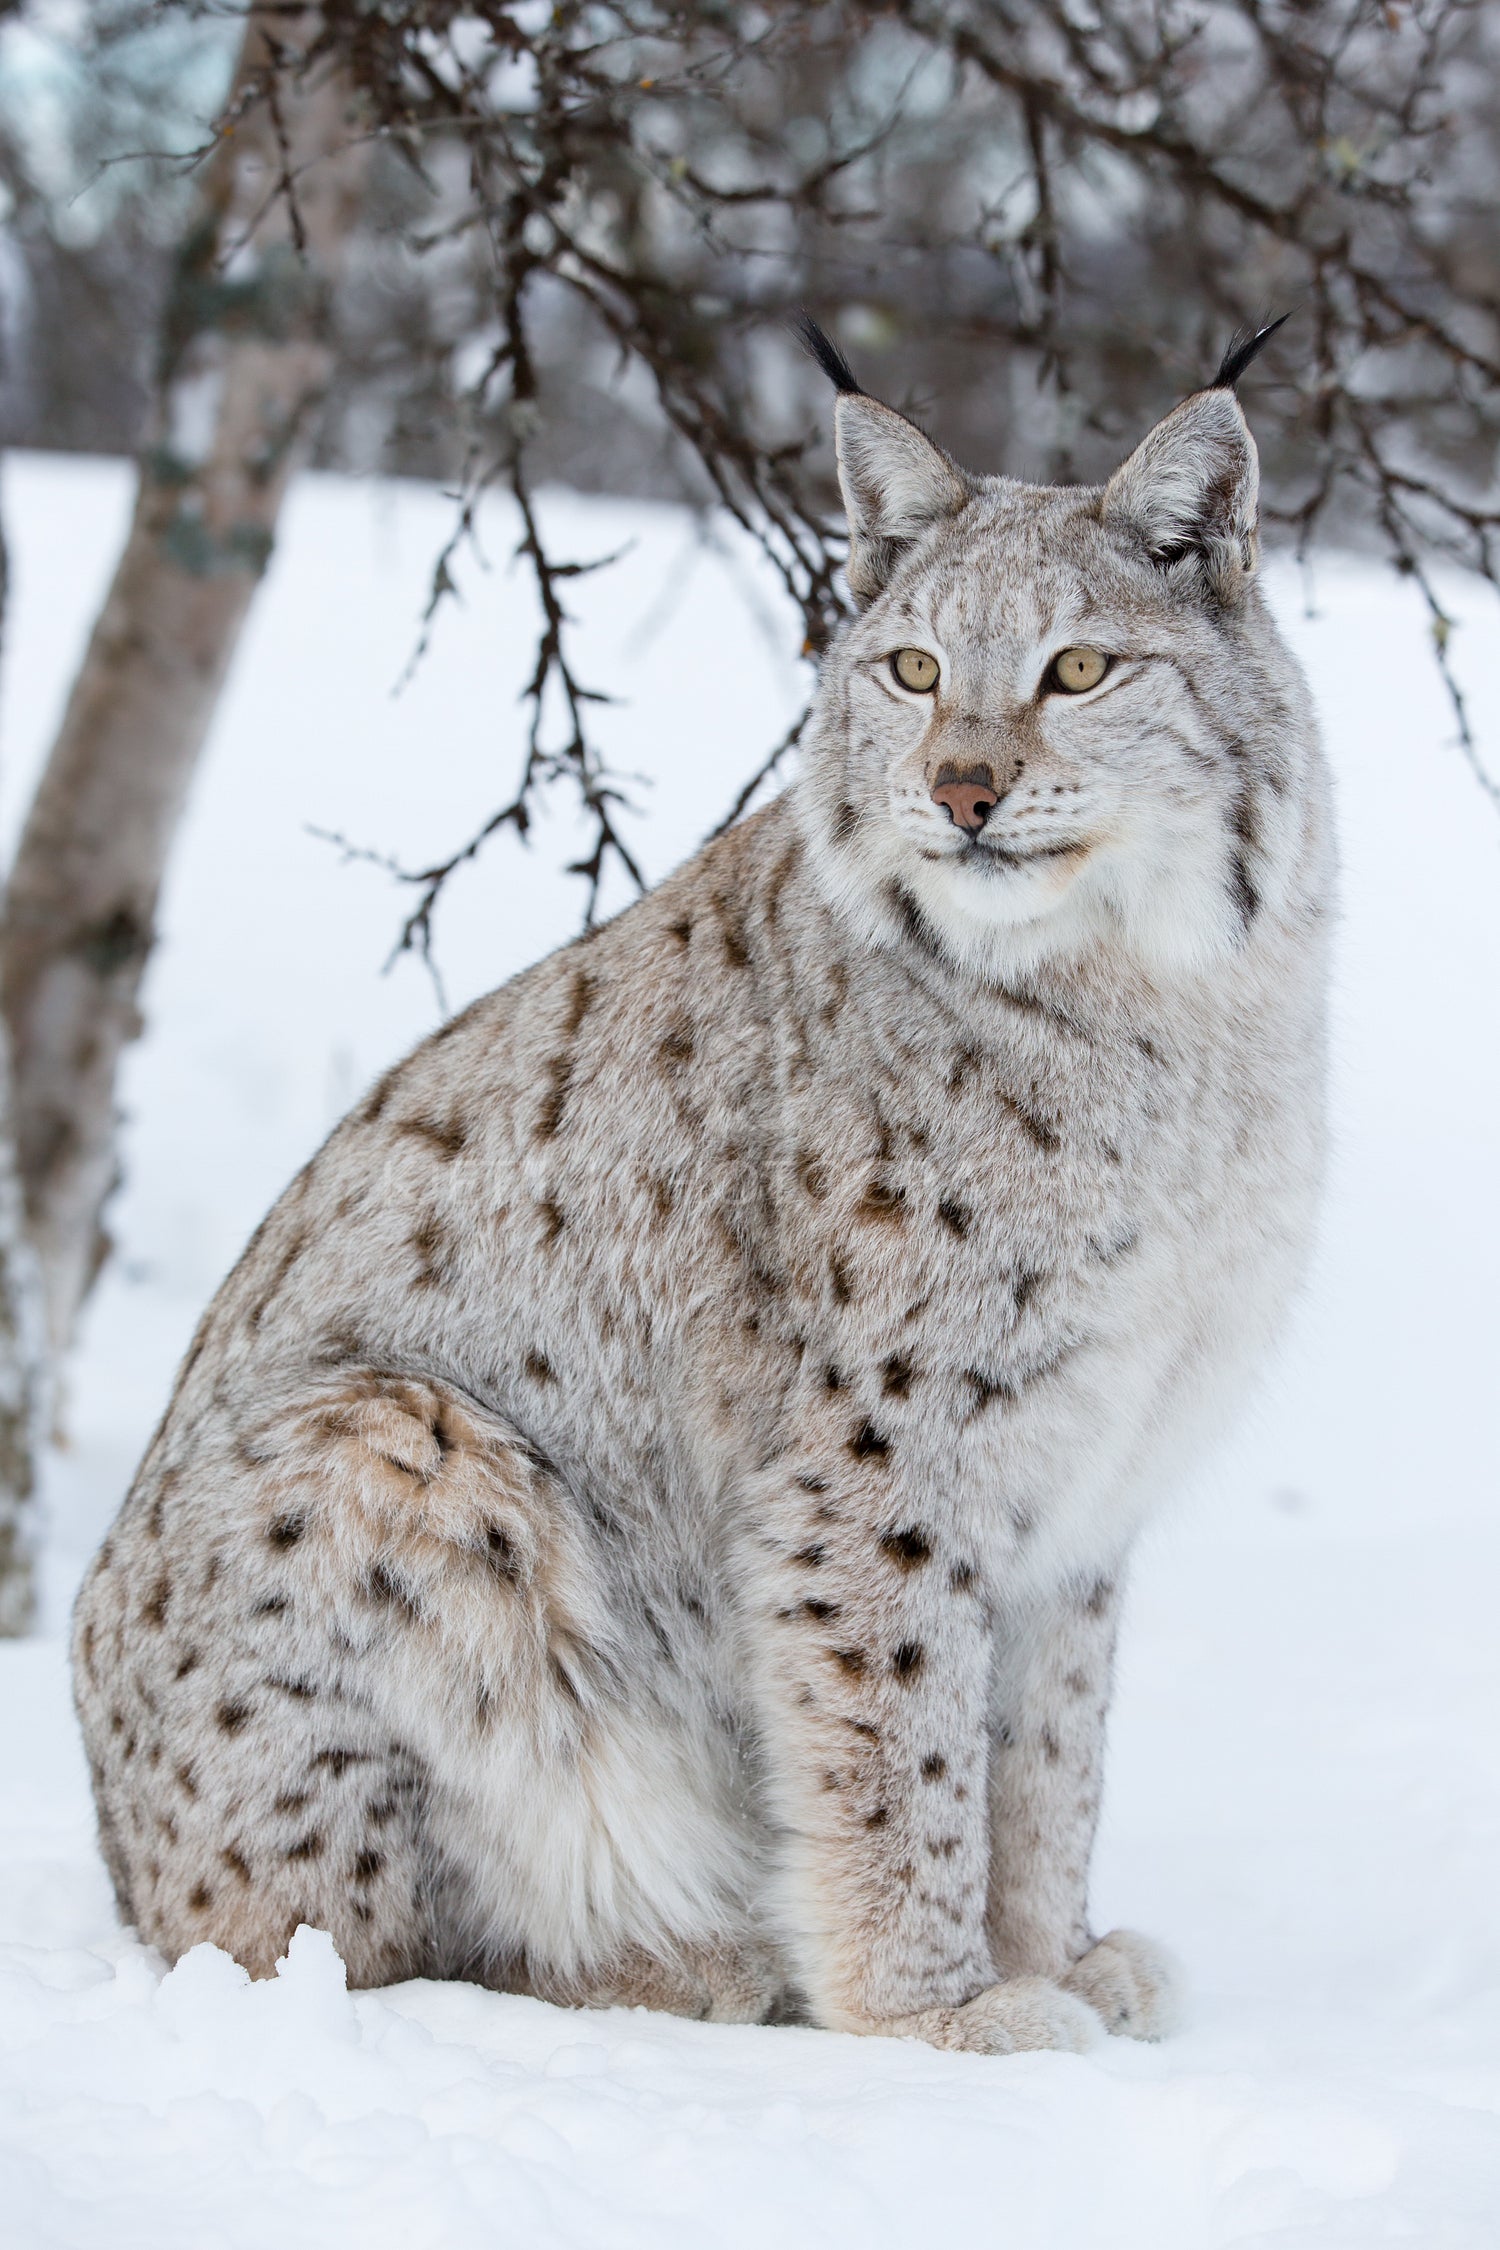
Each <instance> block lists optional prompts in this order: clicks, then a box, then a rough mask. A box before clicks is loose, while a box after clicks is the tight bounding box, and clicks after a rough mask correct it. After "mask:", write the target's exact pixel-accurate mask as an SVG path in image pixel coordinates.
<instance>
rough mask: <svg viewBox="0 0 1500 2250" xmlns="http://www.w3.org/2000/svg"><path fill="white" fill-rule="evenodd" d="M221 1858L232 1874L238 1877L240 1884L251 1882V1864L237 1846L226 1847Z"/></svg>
mask: <svg viewBox="0 0 1500 2250" xmlns="http://www.w3.org/2000/svg"><path fill="white" fill-rule="evenodd" d="M219 1857H220V1859H221V1860H222V1861H223V1863H224V1865H225V1866H226V1867H227V1868H228V1869H229V1872H230V1874H231V1875H234V1876H237V1877H238V1878H239V1880H240V1882H242V1883H248V1882H249V1881H250V1879H251V1876H250V1862H249V1860H248V1859H246V1857H245V1855H244V1853H243V1852H242V1851H240V1850H239V1849H238V1847H237V1846H236V1845H234V1844H229V1845H226V1847H225V1848H224V1850H223V1851H221V1852H220V1854H219Z"/></svg>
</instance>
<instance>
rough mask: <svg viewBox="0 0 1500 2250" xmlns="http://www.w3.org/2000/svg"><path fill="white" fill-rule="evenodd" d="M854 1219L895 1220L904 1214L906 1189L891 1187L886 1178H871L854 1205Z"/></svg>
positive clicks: (903, 1216) (901, 1217) (900, 1218)
mask: <svg viewBox="0 0 1500 2250" xmlns="http://www.w3.org/2000/svg"><path fill="white" fill-rule="evenodd" d="M854 1216H855V1217H856V1219H868V1220H875V1221H880V1220H895V1221H897V1222H899V1221H900V1220H902V1219H903V1218H905V1216H906V1190H905V1188H903V1187H893V1186H892V1185H891V1183H890V1182H889V1181H887V1180H872V1181H871V1182H870V1184H869V1186H868V1187H867V1188H866V1189H865V1192H864V1194H863V1196H862V1197H861V1198H860V1200H859V1202H858V1203H857V1204H856V1205H855V1208H854Z"/></svg>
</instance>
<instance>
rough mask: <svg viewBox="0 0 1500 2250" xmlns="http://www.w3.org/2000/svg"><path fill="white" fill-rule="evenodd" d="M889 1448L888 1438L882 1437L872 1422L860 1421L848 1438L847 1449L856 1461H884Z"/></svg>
mask: <svg viewBox="0 0 1500 2250" xmlns="http://www.w3.org/2000/svg"><path fill="white" fill-rule="evenodd" d="M890 1450H891V1441H890V1439H889V1438H885V1437H882V1436H881V1434H880V1432H879V1431H878V1430H877V1429H876V1427H875V1425H874V1423H873V1422H861V1424H860V1426H859V1428H858V1429H857V1430H856V1431H855V1433H854V1435H853V1437H852V1438H850V1440H849V1451H850V1452H851V1453H852V1454H853V1455H854V1458H855V1460H856V1461H884V1460H885V1459H886V1457H887V1456H888V1454H889V1453H890Z"/></svg>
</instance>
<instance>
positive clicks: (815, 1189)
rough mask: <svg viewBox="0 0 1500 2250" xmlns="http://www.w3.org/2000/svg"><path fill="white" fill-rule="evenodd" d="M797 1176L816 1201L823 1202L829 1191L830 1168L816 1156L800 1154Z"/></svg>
mask: <svg viewBox="0 0 1500 2250" xmlns="http://www.w3.org/2000/svg"><path fill="white" fill-rule="evenodd" d="M797 1177H798V1179H799V1180H800V1181H801V1182H802V1185H803V1187H804V1189H805V1190H806V1192H807V1193H808V1194H809V1195H810V1196H811V1197H812V1199H813V1201H814V1203H821V1202H822V1200H823V1198H824V1196H825V1195H826V1194H827V1193H828V1170H827V1167H826V1166H825V1165H823V1164H820V1163H819V1162H818V1159H817V1158H816V1157H815V1156H799V1157H798V1159H797Z"/></svg>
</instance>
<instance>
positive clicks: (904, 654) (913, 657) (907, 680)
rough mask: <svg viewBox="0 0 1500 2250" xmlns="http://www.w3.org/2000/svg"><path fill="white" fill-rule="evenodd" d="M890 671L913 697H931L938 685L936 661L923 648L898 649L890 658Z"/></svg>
mask: <svg viewBox="0 0 1500 2250" xmlns="http://www.w3.org/2000/svg"><path fill="white" fill-rule="evenodd" d="M891 670H892V671H893V672H894V673H895V675H896V677H897V679H898V680H899V681H900V682H901V685H902V686H903V687H904V688H910V689H911V691H912V693H913V695H931V693H932V691H933V689H934V688H935V687H936V686H937V684H938V660H937V658H936V657H935V656H929V655H928V653H927V651H926V649H925V648H898V649H897V651H896V653H895V655H894V656H893V657H892V658H891Z"/></svg>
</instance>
